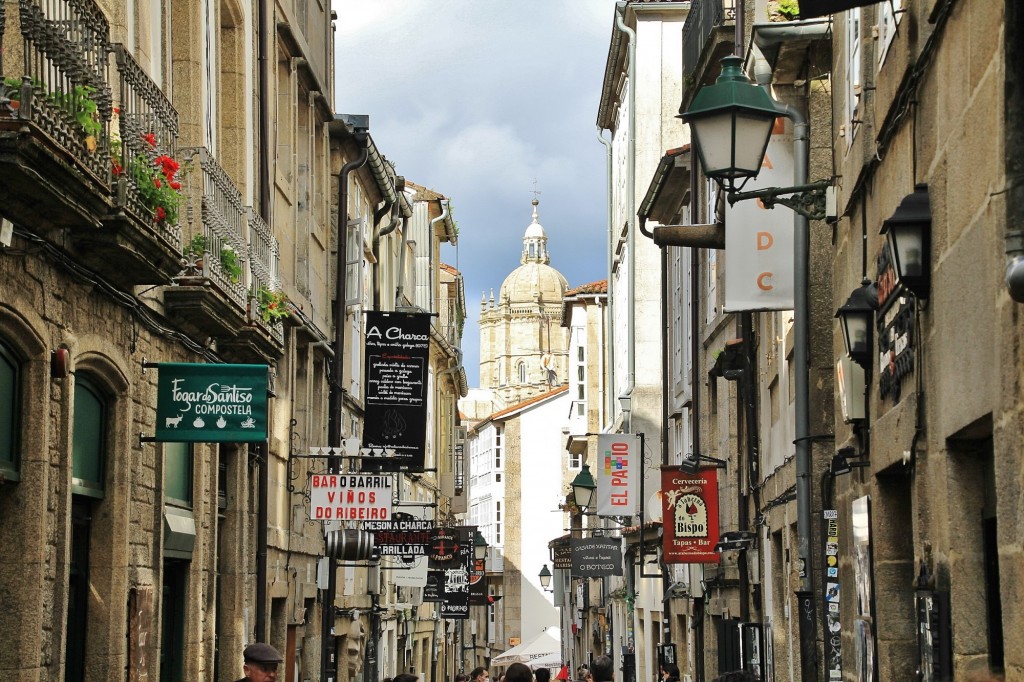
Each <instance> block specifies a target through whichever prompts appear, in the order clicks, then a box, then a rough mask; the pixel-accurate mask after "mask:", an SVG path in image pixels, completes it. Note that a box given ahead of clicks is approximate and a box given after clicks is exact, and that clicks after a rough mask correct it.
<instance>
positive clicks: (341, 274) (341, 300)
mask: <svg viewBox="0 0 1024 682" xmlns="http://www.w3.org/2000/svg"><path fill="white" fill-rule="evenodd" d="M354 138H355V140H356V142H357V143H358V144H359V145H360V150H359V155H358V156H356V158H354V159H352V160H351V161H349V162H348V163H346V164H344V165H343V166H342V167H341V171H340V172H339V173H338V227H337V231H338V237H337V239H338V249H337V256H336V257H337V260H336V262H335V268H334V270H335V272H334V277H335V279H334V290H335V296H334V343H333V345H332V347H331V351H332V352H331V355H332V362H331V385H330V391H329V394H328V408H327V445H328V446H329V447H331V448H332V449H334V450H335V451H338V450H340V449H341V431H342V421H344V414H343V401H344V398H345V389H344V388H343V386H342V384H343V382H344V373H345V370H344V367H345V360H344V358H345V328H346V327H347V326H348V325H347V324H346V315H345V311H346V309H347V304H346V299H347V298H348V291H347V289H346V280H345V270H346V268H347V264H348V254H347V253H346V246H347V244H348V240H347V239H346V235H347V234H348V183H349V175H351V173H352V172H353V171H355V170H356V169H358V168H361V167H362V166H363V165H364V164H365V163H366V159H367V156H368V154H369V140H370V136H369V134H368V133H367V132H366V131H365V130H361V129H357V130H356V132H355V135H354ZM340 464H341V460H340V459H339V458H337V457H329V458H328V459H327V471H328V473H337V472H338V471H339V469H340ZM332 563H333V561H332ZM337 593H338V572H337V570H336V568H335V567H334V566H333V565H332V567H331V570H328V571H327V594H326V596H325V597H324V604H323V607H322V609H321V620H320V680H321V682H333V681H334V680H335V679H336V678H335V674H336V672H337V667H336V666H337V663H334V662H332V656H331V654H332V652H333V651H334V644H333V642H334V638H333V635H331V633H332V632H334V600H335V597H336V595H337Z"/></svg>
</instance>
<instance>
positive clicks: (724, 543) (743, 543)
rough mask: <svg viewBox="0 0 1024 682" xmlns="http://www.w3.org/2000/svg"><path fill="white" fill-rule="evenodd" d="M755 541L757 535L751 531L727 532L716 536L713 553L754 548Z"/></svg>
mask: <svg viewBox="0 0 1024 682" xmlns="http://www.w3.org/2000/svg"><path fill="white" fill-rule="evenodd" d="M756 539H757V534H755V533H754V531H752V530H729V531H726V532H724V533H722V534H721V535H720V536H718V544H716V545H715V551H716V552H718V553H719V554H721V553H722V552H740V551H744V550H748V549H750V548H751V547H753V546H754V541H755V540H756Z"/></svg>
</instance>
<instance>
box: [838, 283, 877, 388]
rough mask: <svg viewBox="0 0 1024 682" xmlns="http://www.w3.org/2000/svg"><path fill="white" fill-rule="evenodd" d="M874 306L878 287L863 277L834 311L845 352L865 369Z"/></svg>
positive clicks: (868, 367) (868, 357)
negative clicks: (840, 329) (840, 330)
mask: <svg viewBox="0 0 1024 682" xmlns="http://www.w3.org/2000/svg"><path fill="white" fill-rule="evenodd" d="M876 308H878V289H877V288H876V287H875V285H874V284H873V283H872V282H871V280H869V279H868V278H866V277H865V278H864V279H863V280H861V283H860V286H859V287H857V288H856V289H854V290H853V293H851V294H850V297H849V298H848V299H846V303H844V304H843V305H842V306H840V307H839V310H837V311H836V319H838V320H839V326H840V327H841V328H842V330H843V344H844V345H845V346H846V354H847V355H849V356H850V359H851V360H853V361H854V362H856V363H857V364H858V365H860V366H861V367H863V368H864V369H866V370H870V369H871V349H872V344H871V338H872V331H873V330H872V327H874V321H875V309H876Z"/></svg>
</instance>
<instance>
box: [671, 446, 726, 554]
mask: <svg viewBox="0 0 1024 682" xmlns="http://www.w3.org/2000/svg"><path fill="white" fill-rule="evenodd" d="M661 499H662V505H663V506H662V510H661V517H662V523H663V524H664V529H663V533H662V537H663V545H662V551H661V556H662V560H663V561H664V562H665V563H666V564H717V563H718V560H719V555H718V553H717V552H716V551H715V544H716V543H717V542H718V469H716V468H714V467H709V468H705V469H701V470H700V471H698V472H697V473H695V474H686V473H683V472H681V471H679V467H673V466H666V467H662V469H661Z"/></svg>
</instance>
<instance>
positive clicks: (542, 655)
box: [491, 626, 562, 670]
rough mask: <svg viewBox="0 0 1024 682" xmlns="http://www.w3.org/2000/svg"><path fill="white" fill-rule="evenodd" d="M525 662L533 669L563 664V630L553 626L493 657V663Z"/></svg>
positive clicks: (502, 664)
mask: <svg viewBox="0 0 1024 682" xmlns="http://www.w3.org/2000/svg"><path fill="white" fill-rule="evenodd" d="M513 663H525V664H526V665H528V666H530V668H531V669H533V670H536V669H537V668H554V667H557V666H560V665H561V664H562V632H561V630H559V629H558V628H556V627H554V626H551V627H548V628H545V629H544V631H543V632H541V633H540V634H538V635H537V636H535V637H533V638H532V639H530V640H528V641H526V642H523V643H522V644H520V645H518V646H514V647H512V648H511V649H509V650H508V651H505V652H504V653H501V654H498V655H497V656H495V657H494V658H492V659H491V665H500V666H505V665H511V664H513Z"/></svg>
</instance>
